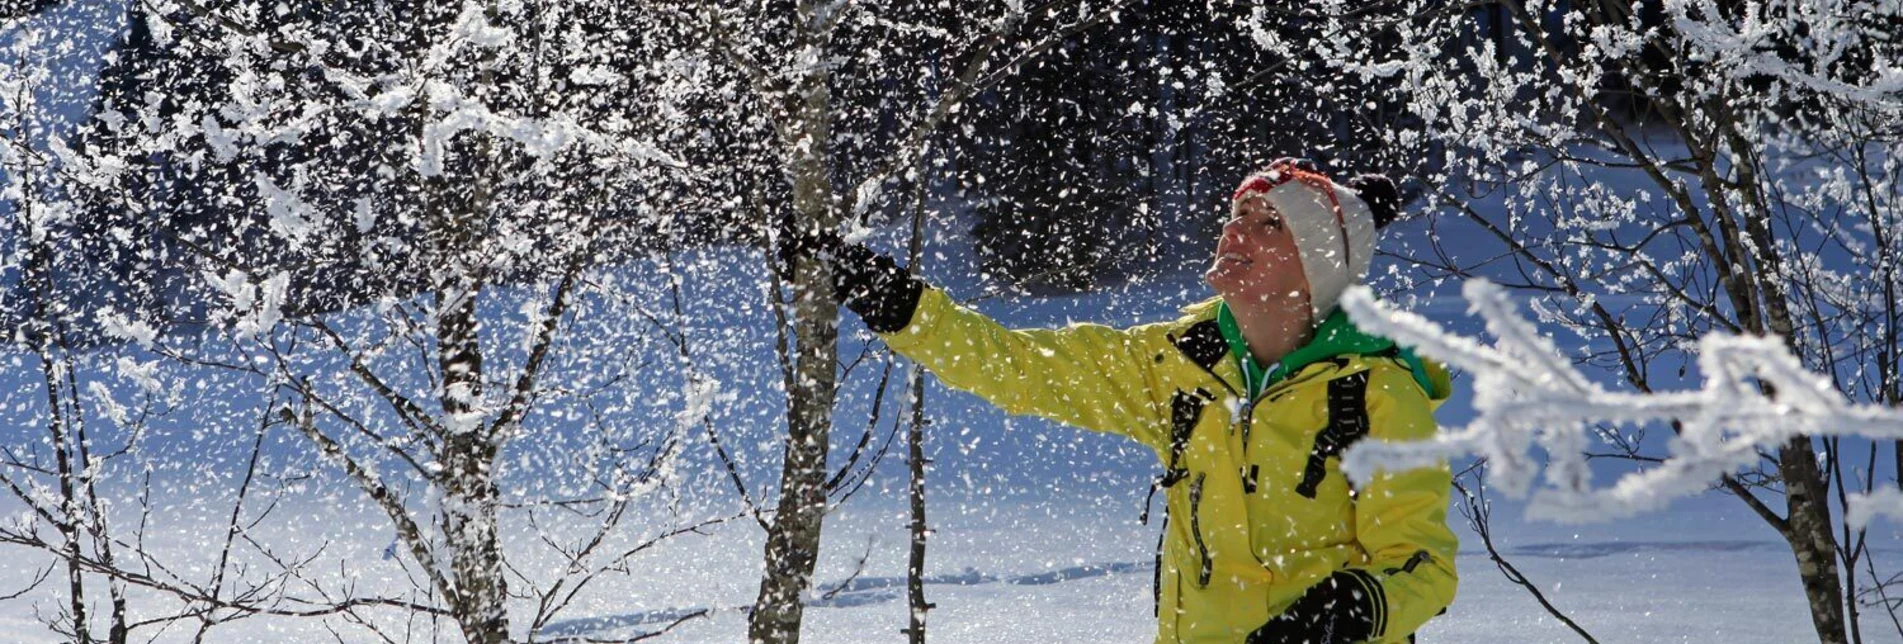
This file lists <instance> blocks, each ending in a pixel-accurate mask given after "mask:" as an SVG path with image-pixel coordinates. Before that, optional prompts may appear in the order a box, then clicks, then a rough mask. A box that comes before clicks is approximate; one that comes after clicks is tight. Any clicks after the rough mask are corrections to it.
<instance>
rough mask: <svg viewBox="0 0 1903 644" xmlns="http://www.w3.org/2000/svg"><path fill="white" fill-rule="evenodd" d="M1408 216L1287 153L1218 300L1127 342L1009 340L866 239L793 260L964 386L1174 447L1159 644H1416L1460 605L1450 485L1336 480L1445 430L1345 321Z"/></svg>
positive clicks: (1427, 371)
mask: <svg viewBox="0 0 1903 644" xmlns="http://www.w3.org/2000/svg"><path fill="white" fill-rule="evenodd" d="M1399 201H1400V199H1399V195H1398V193H1397V191H1396V190H1395V188H1394V184H1393V183H1392V182H1391V181H1389V180H1387V179H1386V178H1384V177H1379V176H1363V177H1357V178H1355V179H1353V180H1350V182H1349V184H1348V185H1342V184H1338V183H1335V182H1334V181H1332V180H1330V179H1329V178H1327V177H1326V176H1323V175H1322V174H1320V173H1318V172H1316V171H1315V170H1314V169H1313V167H1312V166H1310V165H1308V164H1306V163H1304V162H1299V161H1293V160H1287V159H1284V160H1279V161H1277V162H1276V163H1274V164H1272V165H1271V166H1270V167H1269V168H1268V169H1266V170H1264V171H1262V172H1259V173H1256V174H1254V175H1251V176H1250V177H1249V178H1248V179H1247V180H1246V181H1245V182H1244V183H1243V184H1242V186H1241V187H1240V188H1239V189H1237V191H1236V193H1235V195H1234V197H1233V198H1232V199H1231V210H1232V215H1233V216H1232V218H1231V219H1230V220H1229V221H1228V222H1227V223H1226V224H1224V226H1223V232H1222V236H1221V238H1220V240H1219V241H1218V242H1217V245H1216V251H1215V257H1214V260H1213V263H1212V266H1211V268H1210V269H1209V270H1208V272H1207V273H1206V274H1205V275H1204V279H1205V280H1206V281H1207V282H1208V283H1209V284H1210V286H1212V287H1213V288H1214V289H1215V291H1216V292H1217V294H1218V297H1216V298H1212V299H1211V300H1208V301H1205V302H1202V303H1198V304H1194V305H1191V306H1189V307H1187V308H1185V309H1184V316H1183V317H1182V318H1180V319H1177V320H1173V321H1169V322H1162V323H1157V324H1146V325H1141V326H1136V327H1132V328H1127V329H1115V328H1110V327H1106V326H1101V325H1094V324H1075V325H1071V326H1069V327H1066V328H1062V329H1007V328H1005V327H1003V326H1001V325H1000V324H998V323H997V322H995V321H993V320H991V319H989V318H987V317H985V316H984V315H982V314H980V313H978V312H976V311H973V310H971V309H969V308H966V307H963V306H960V305H958V304H956V303H954V302H953V301H952V299H951V298H950V297H948V296H947V295H946V294H945V293H944V292H943V291H940V290H938V289H935V288H931V287H929V286H928V285H926V284H924V283H923V282H921V281H919V280H917V279H916V278H914V277H912V276H910V275H908V274H907V273H906V272H905V270H904V269H902V268H900V267H899V266H898V264H897V263H896V262H894V261H893V260H892V259H891V258H889V257H886V256H884V255H879V254H875V253H873V252H872V251H870V250H868V249H866V248H865V247H863V246H859V245H856V244H845V243H842V242H840V241H839V240H838V238H837V237H836V236H830V235H812V234H805V235H799V236H798V237H799V241H795V242H793V245H794V246H796V247H797V249H796V251H797V252H809V253H819V254H826V255H830V256H831V257H832V259H833V261H834V263H835V267H836V272H837V274H838V278H837V283H836V288H835V291H836V293H835V295H836V296H837V297H839V298H840V299H841V301H842V302H843V303H845V304H846V306H847V307H848V308H850V309H852V310H854V311H855V312H857V313H859V314H860V316H861V318H862V319H864V321H865V323H866V326H867V327H868V328H870V329H872V330H873V331H875V332H877V333H879V334H880V336H881V338H883V340H884V341H885V342H886V344H887V345H888V346H890V347H891V348H892V350H893V351H896V352H898V353H900V354H902V355H904V356H907V357H908V358H910V359H912V360H914V361H916V362H917V363H918V364H920V365H923V366H925V368H927V369H928V370H930V371H931V372H932V373H934V374H936V375H937V377H938V378H939V380H940V381H942V382H944V383H945V384H946V385H948V386H951V387H953V388H956V389H960V390H964V391H968V392H971V393H973V394H976V395H978V396H979V397H981V398H984V399H985V400H987V401H989V402H990V403H992V404H994V405H996V406H998V407H1000V408H1002V409H1003V410H1005V411H1007V412H1009V413H1013V414H1031V415H1036V416H1042V417H1045V418H1049V419H1053V420H1057V421H1060V422H1064V423H1068V424H1071V425H1075V426H1078V427H1082V428H1085V429H1091V430H1096V431H1103V432H1112V433H1116V434H1122V435H1124V436H1128V437H1130V438H1133V439H1135V440H1137V441H1139V442H1141V443H1143V444H1144V445H1147V446H1149V447H1150V449H1152V450H1154V451H1155V452H1156V456H1157V459H1158V460H1159V461H1160V462H1161V463H1162V464H1163V467H1164V468H1165V470H1164V471H1165V473H1164V474H1163V475H1162V476H1161V477H1160V478H1159V482H1158V485H1159V486H1160V487H1162V488H1164V489H1166V497H1167V509H1168V515H1167V518H1166V519H1165V522H1164V526H1165V527H1164V535H1163V543H1162V547H1161V550H1160V552H1159V554H1158V560H1157V568H1156V577H1155V591H1156V608H1157V610H1156V618H1157V634H1156V640H1155V641H1156V642H1158V643H1159V644H1164V643H1178V642H1180V643H1185V644H1188V643H1195V644H1202V643H1210V644H1216V643H1221V644H1235V643H1240V642H1246V643H1248V644H1296V643H1307V644H1333V643H1337V642H1380V643H1387V642H1409V641H1412V639H1413V633H1414V631H1415V630H1416V629H1418V628H1420V627H1421V625H1422V624H1423V623H1425V622H1426V621H1427V620H1428V619H1430V618H1432V617H1434V616H1435V615H1437V614H1439V613H1441V612H1443V610H1444V609H1445V608H1446V607H1447V606H1448V604H1449V603H1451V602H1452V601H1453V599H1454V590H1455V586H1456V582H1457V577H1456V575H1455V572H1454V553H1455V549H1456V540H1455V537H1454V534H1453V532H1452V531H1451V530H1450V529H1449V528H1448V526H1447V506H1448V500H1449V493H1450V488H1451V485H1452V480H1451V474H1450V472H1449V470H1448V468H1447V467H1446V465H1445V464H1443V465H1441V466H1439V467H1432V468H1423V469H1416V470H1409V471H1400V472H1385V473H1382V474H1379V475H1378V476H1377V477H1376V478H1374V479H1373V480H1371V481H1368V482H1367V483H1365V484H1363V485H1359V486H1356V485H1353V484H1351V483H1350V482H1349V481H1348V479H1347V478H1346V477H1345V476H1343V475H1342V474H1341V472H1340V471H1339V469H1338V467H1339V459H1338V456H1339V455H1340V454H1341V452H1342V450H1343V449H1344V448H1346V447H1347V446H1348V445H1350V444H1352V443H1353V442H1355V441H1357V440H1360V439H1363V438H1373V439H1376V440H1389V441H1404V440H1416V439H1422V438H1426V437H1428V436H1430V435H1432V434H1433V433H1434V431H1435V427H1436V426H1435V423H1434V418H1433V410H1434V408H1435V407H1437V406H1438V404H1439V402H1440V401H1442V400H1445V399H1446V398H1447V397H1448V395H1449V390H1450V385H1449V380H1448V377H1447V373H1446V371H1445V370H1444V369H1442V368H1441V367H1439V366H1438V365H1435V364H1432V363H1428V362H1425V361H1423V360H1421V359H1419V358H1417V357H1415V356H1414V355H1413V354H1412V352H1410V351H1407V350H1405V349H1401V348H1398V347H1396V346H1395V345H1394V343H1393V342H1391V341H1388V340H1386V339H1383V338H1380V337H1375V336H1372V335H1369V334H1366V333H1363V332H1361V331H1359V330H1357V329H1356V328H1355V326H1354V325H1353V324H1352V323H1351V322H1349V320H1348V318H1347V316H1346V315H1345V314H1343V313H1342V312H1341V311H1340V310H1338V309H1337V307H1336V301H1337V299H1338V298H1339V297H1340V295H1341V293H1342V291H1343V290H1345V289H1346V288H1347V287H1348V286H1349V285H1351V284H1353V283H1356V282H1358V281H1359V280H1360V279H1361V278H1362V276H1363V275H1364V274H1365V272H1366V270H1367V267H1368V263H1369V260H1370V259H1371V258H1372V256H1373V254H1374V237H1375V234H1376V231H1377V229H1378V228H1380V227H1381V226H1384V225H1385V224H1386V223H1387V222H1389V221H1392V220H1393V219H1394V217H1395V214H1396V210H1397V206H1398V204H1399ZM783 251H784V247H783Z"/></svg>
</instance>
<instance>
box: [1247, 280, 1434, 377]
mask: <svg viewBox="0 0 1903 644" xmlns="http://www.w3.org/2000/svg"><path fill="white" fill-rule="evenodd" d="M1216 327H1217V328H1219V329H1221V330H1222V339H1223V340H1224V341H1226V342H1228V344H1229V354H1230V355H1232V356H1234V357H1235V359H1236V362H1237V364H1239V365H1241V366H1242V379H1243V383H1244V386H1245V387H1246V388H1247V389H1248V390H1249V398H1250V399H1251V400H1254V399H1255V398H1256V397H1257V396H1260V395H1261V394H1262V392H1263V391H1264V390H1266V389H1268V388H1269V387H1271V386H1273V385H1274V384H1275V383H1277V382H1281V381H1282V380H1283V379H1284V378H1287V377H1289V376H1290V375H1292V374H1294V373H1296V372H1298V371H1301V370H1302V368H1303V367H1307V366H1308V365H1311V364H1314V363H1317V362H1321V361H1323V360H1328V359H1330V358H1334V357H1335V356H1340V355H1375V354H1382V353H1390V354H1394V355H1398V356H1399V357H1400V358H1401V359H1402V360H1404V361H1406V362H1407V364H1408V367H1409V368H1410V369H1411V370H1412V371H1413V372H1414V376H1415V379H1416V380H1419V381H1421V386H1422V388H1423V389H1428V390H1429V391H1431V390H1432V389H1429V387H1430V384H1429V382H1428V380H1427V377H1426V371H1425V369H1424V368H1423V366H1422V364H1421V360H1420V358H1418V357H1416V356H1415V355H1414V352H1413V351H1412V350H1405V349H1403V350H1398V351H1397V350H1396V348H1395V346H1394V341H1392V340H1389V339H1387V338H1383V337H1381V336H1377V335H1371V334H1369V333H1367V332H1364V331H1362V330H1361V329H1360V328H1358V327H1356V326H1355V325H1354V323H1353V322H1350V321H1349V320H1348V314H1347V313H1346V312H1343V311H1342V310H1341V309H1335V310H1334V312H1332V313H1329V314H1328V317H1326V318H1323V319H1322V323H1321V324H1319V325H1317V326H1316V327H1315V337H1314V338H1313V339H1311V340H1309V341H1308V344H1305V345H1302V346H1301V348H1298V349H1296V350H1294V351H1290V352H1289V353H1288V355H1285V356H1282V359H1281V360H1278V361H1276V362H1275V364H1270V365H1263V364H1260V363H1258V362H1256V359H1255V356H1254V355H1252V354H1250V353H1249V343H1248V342H1247V341H1245V340H1243V339H1242V327H1241V326H1240V325H1238V324H1237V323H1236V317H1235V314H1233V313H1230V312H1229V303H1228V302H1223V303H1221V304H1219V305H1217V307H1216Z"/></svg>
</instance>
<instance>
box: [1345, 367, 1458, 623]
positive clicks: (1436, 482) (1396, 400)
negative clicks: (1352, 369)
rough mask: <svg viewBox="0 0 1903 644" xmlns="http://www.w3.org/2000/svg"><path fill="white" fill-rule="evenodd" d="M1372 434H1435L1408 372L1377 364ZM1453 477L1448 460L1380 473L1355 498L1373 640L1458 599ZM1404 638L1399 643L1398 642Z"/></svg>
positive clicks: (1391, 437) (1370, 398)
mask: <svg viewBox="0 0 1903 644" xmlns="http://www.w3.org/2000/svg"><path fill="white" fill-rule="evenodd" d="M1367 404H1368V419H1369V421H1370V423H1369V424H1370V429H1369V436H1370V438H1372V439H1374V440H1386V441H1408V440H1422V439H1425V438H1428V437H1431V436H1433V434H1434V432H1435V425H1434V417H1433V411H1432V407H1430V405H1429V402H1428V398H1427V395H1426V393H1424V392H1422V391H1421V388H1420V385H1419V384H1417V383H1416V382H1415V381H1414V379H1413V377H1412V375H1411V374H1410V373H1409V372H1408V370H1406V369H1403V368H1397V367H1389V366H1385V365H1382V366H1376V367H1375V368H1373V369H1372V370H1371V371H1370V372H1369V379H1368V395H1367ZM1452 488H1453V475H1452V473H1451V471H1450V470H1449V469H1448V467H1447V464H1445V463H1442V464H1440V465H1439V466H1436V467H1425V468H1419V469H1413V470H1406V471H1401V472H1382V473H1380V474H1378V475H1376V476H1375V478H1374V479H1373V480H1371V481H1369V482H1368V483H1367V484H1365V485H1362V486H1360V488H1359V491H1358V493H1357V494H1356V498H1355V531H1356V539H1357V540H1358V541H1359V542H1360V544H1361V548H1362V550H1363V551H1365V552H1367V553H1368V557H1369V559H1370V561H1369V562H1368V563H1367V564H1366V565H1364V566H1356V568H1358V569H1360V570H1361V572H1363V573H1366V576H1365V577H1362V579H1365V580H1370V581H1372V582H1373V583H1374V584H1375V586H1376V588H1373V589H1371V590H1373V592H1374V593H1375V594H1376V596H1377V599H1379V600H1381V601H1377V602H1375V607H1376V612H1377V615H1376V618H1375V638H1374V641H1377V642H1384V641H1388V638H1389V637H1391V636H1394V635H1398V636H1402V637H1405V636H1406V634H1408V633H1412V632H1414V630H1415V629H1418V628H1420V627H1421V625H1422V624H1424V623H1426V622H1427V620H1428V619H1431V618H1433V617H1434V616H1435V615H1438V614H1440V612H1441V611H1442V610H1444V609H1446V608H1447V606H1448V604H1451V603H1453V601H1454V588H1455V586H1456V584H1457V581H1458V577H1457V575H1456V574H1455V572H1454V553H1455V551H1456V550H1457V549H1458V546H1459V543H1458V539H1457V538H1456V537H1455V536H1454V533H1453V531H1452V530H1450V529H1449V528H1448V527H1447V504H1448V501H1449V498H1450V497H1451V495H1452ZM1396 641H1399V640H1396Z"/></svg>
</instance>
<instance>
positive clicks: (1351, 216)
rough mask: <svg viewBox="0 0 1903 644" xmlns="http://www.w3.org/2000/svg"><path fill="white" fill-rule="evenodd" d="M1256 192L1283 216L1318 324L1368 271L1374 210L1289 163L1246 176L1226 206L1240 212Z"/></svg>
mask: <svg viewBox="0 0 1903 644" xmlns="http://www.w3.org/2000/svg"><path fill="white" fill-rule="evenodd" d="M1258 194H1260V195H1261V196H1262V197H1263V198H1265V199H1267V200H1268V201H1269V205H1270V206H1273V207H1274V208H1275V210H1276V212H1279V213H1281V214H1282V221H1284V222H1286V225H1287V226H1288V229H1289V232H1290V233H1293V234H1294V236H1295V247H1296V249H1297V250H1299V251H1300V253H1301V260H1302V272H1303V273H1304V274H1305V275H1306V276H1307V277H1308V303H1309V306H1310V307H1312V308H1313V310H1314V314H1315V323H1316V324H1320V323H1321V321H1322V319H1323V318H1325V317H1327V316H1328V314H1329V313H1331V312H1333V311H1334V310H1335V303H1336V302H1338V301H1340V299H1341V294H1342V292H1343V291H1346V290H1347V289H1348V287H1349V286H1350V285H1352V284H1356V283H1359V282H1360V281H1361V279H1362V278H1363V277H1365V276H1366V275H1367V273H1368V264H1369V261H1370V260H1372V259H1374V232H1375V229H1376V228H1377V226H1376V224H1375V216H1374V212H1373V210H1372V209H1371V208H1370V207H1369V205H1368V202H1367V201H1365V200H1363V199H1362V197H1361V194H1360V193H1358V192H1356V191H1355V190H1354V189H1352V188H1349V187H1348V186H1344V185H1341V184H1338V183H1335V182H1334V181H1332V180H1330V179H1329V178H1328V177H1325V176H1323V175H1322V174H1320V173H1318V172H1315V171H1313V170H1311V169H1307V168H1303V167H1300V165H1299V163H1298V162H1296V161H1293V160H1277V161H1276V162H1275V163H1272V164H1270V165H1269V167H1268V169H1266V170H1263V171H1261V172H1258V173H1255V174H1253V175H1250V176H1249V178H1248V179H1247V180H1245V181H1243V182H1242V186H1241V187H1239V188H1237V189H1236V193H1235V196H1234V197H1232V198H1231V200H1230V207H1231V208H1232V209H1233V210H1235V211H1237V212H1240V209H1241V207H1242V202H1243V200H1244V199H1246V198H1248V197H1251V196H1254V195H1258Z"/></svg>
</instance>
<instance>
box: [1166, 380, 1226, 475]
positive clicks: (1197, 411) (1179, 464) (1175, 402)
mask: <svg viewBox="0 0 1903 644" xmlns="http://www.w3.org/2000/svg"><path fill="white" fill-rule="evenodd" d="M1213 400H1215V396H1212V395H1210V394H1209V390H1207V389H1201V388H1198V389H1196V390H1195V391H1182V390H1178V391H1177V392H1176V394H1175V395H1173V396H1171V397H1170V455H1169V462H1168V463H1167V464H1166V465H1165V468H1166V469H1165V470H1164V472H1163V480H1162V482H1161V485H1162V487H1165V488H1167V487H1170V486H1172V485H1176V483H1177V482H1178V481H1181V480H1183V478H1184V477H1187V476H1189V470H1188V468H1186V467H1184V466H1183V452H1186V451H1189V437H1190V434H1192V433H1194V432H1195V431H1196V421H1197V420H1199V419H1201V418H1202V415H1203V408H1204V407H1207V406H1209V403H1210V402H1211V401H1213Z"/></svg>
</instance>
